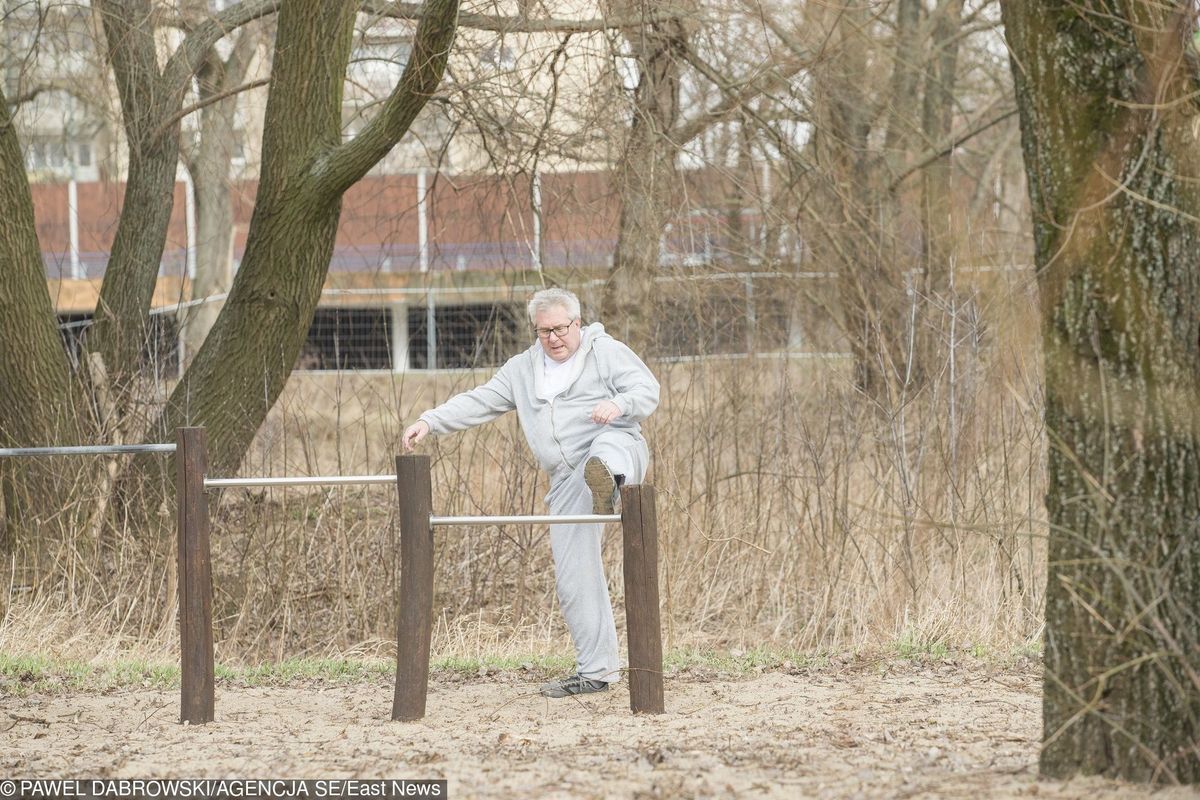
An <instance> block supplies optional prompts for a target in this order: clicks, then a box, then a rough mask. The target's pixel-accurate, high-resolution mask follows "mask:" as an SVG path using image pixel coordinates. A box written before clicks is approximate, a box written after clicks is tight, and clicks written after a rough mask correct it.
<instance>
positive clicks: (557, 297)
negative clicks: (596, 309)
mask: <svg viewBox="0 0 1200 800" xmlns="http://www.w3.org/2000/svg"><path fill="white" fill-rule="evenodd" d="M554 306H558V307H560V308H562V309H563V310H564V311H566V312H567V316H568V317H570V318H571V319H578V318H579V298H578V297H576V296H575V293H574V292H569V291H567V290H566V289H542V290H541V291H537V292H534V293H533V297H531V298H529V321H530V322H533V321H534V317H536V316H537V313H538V312H539V311H548V310H550V309H551V308H552V307H554Z"/></svg>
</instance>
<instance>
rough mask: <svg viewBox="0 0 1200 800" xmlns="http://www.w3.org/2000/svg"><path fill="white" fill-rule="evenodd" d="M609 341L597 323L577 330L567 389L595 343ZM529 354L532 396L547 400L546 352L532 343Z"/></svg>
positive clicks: (602, 327)
mask: <svg viewBox="0 0 1200 800" xmlns="http://www.w3.org/2000/svg"><path fill="white" fill-rule="evenodd" d="M602 338H603V339H611V338H612V337H611V336H609V335H608V334H607V333H606V332H605V331H604V325H603V324H602V323H599V322H593V323H592V324H591V325H585V326H583V327H582V328H580V330H579V349H578V350H576V351H575V352H574V353H573V354H571V358H572V359H573V361H572V362H571V376H570V377H569V378H568V379H567V387H566V388H570V386H571V384H573V383H575V380H576V379H577V378H578V377H579V374H580V373H581V372H583V365H584V362H585V361H587V356H588V353H590V352H591V351H592V348H593V347H595V345H596V342H597V341H598V340H600V339H602ZM526 352H527V353H528V354H529V359H530V361H532V362H533V363H532V366H533V394H534V396H535V397H540V398H542V399H543V400H545V399H548V398H547V397H546V393H545V387H546V350H545V348H543V347H542V343H541V342H534V343H533V346H532V347H530V348H529V350H527V351H526Z"/></svg>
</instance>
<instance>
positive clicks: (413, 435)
mask: <svg viewBox="0 0 1200 800" xmlns="http://www.w3.org/2000/svg"><path fill="white" fill-rule="evenodd" d="M428 435H429V424H428V423H427V422H425V420H421V419H419V420H417V421H416V422H414V423H413V424H412V425H409V426H408V427H407V428H405V430H404V438H403V439H401V441H402V442H404V449H405V451H406V452H409V453H411V452H412V449H413V448H414V447H416V445H417V442H419V441H421V440H422V439H424V438H425V437H426V436H428Z"/></svg>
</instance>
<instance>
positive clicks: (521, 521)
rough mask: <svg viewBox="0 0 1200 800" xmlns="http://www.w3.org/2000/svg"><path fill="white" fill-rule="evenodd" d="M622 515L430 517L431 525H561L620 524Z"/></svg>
mask: <svg viewBox="0 0 1200 800" xmlns="http://www.w3.org/2000/svg"><path fill="white" fill-rule="evenodd" d="M620 521H621V515H620V514H558V515H553V514H549V515H547V514H516V515H512V516H491V517H489V516H482V517H430V518H429V524H430V525H431V526H434V527H437V526H439V525H561V524H586V523H593V522H620Z"/></svg>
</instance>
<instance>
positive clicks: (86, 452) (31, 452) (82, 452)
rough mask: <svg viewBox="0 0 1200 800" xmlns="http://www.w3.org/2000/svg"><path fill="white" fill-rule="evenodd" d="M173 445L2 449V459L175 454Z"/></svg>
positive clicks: (0, 456) (86, 445)
mask: <svg viewBox="0 0 1200 800" xmlns="http://www.w3.org/2000/svg"><path fill="white" fill-rule="evenodd" d="M174 452H175V445H173V444H82V445H67V446H64V447H0V458H5V457H16V456H116V455H123V454H125V453H174Z"/></svg>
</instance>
